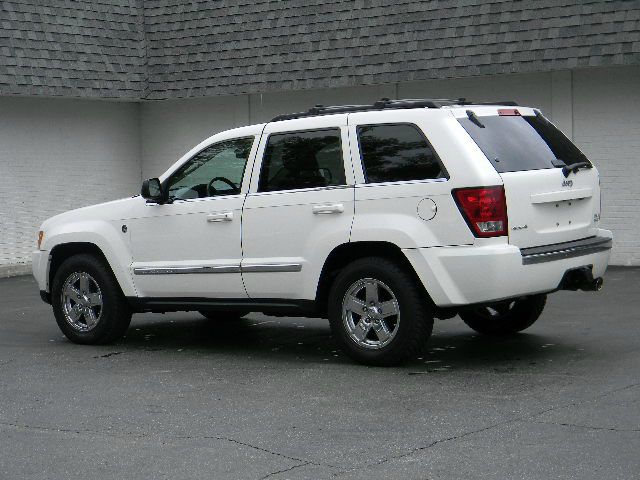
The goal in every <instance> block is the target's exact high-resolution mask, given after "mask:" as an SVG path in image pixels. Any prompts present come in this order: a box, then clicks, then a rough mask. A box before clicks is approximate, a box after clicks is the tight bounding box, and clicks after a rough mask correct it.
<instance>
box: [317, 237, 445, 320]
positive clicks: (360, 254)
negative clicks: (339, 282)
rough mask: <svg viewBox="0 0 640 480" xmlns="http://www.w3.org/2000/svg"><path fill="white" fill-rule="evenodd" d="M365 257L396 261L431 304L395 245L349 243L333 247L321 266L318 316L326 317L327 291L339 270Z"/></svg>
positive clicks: (363, 242) (371, 242)
mask: <svg viewBox="0 0 640 480" xmlns="http://www.w3.org/2000/svg"><path fill="white" fill-rule="evenodd" d="M365 257H384V258H390V259H392V260H394V261H396V262H397V263H398V264H400V265H402V266H403V267H404V268H406V269H407V271H408V272H410V274H411V275H412V276H413V277H414V280H415V281H416V284H417V285H419V286H420V288H422V289H423V291H424V294H425V298H426V299H428V301H429V303H431V304H433V302H432V301H431V296H430V295H429V292H428V290H427V288H426V285H424V283H423V282H422V280H421V279H420V277H419V276H418V274H417V273H416V271H415V269H414V268H413V265H412V264H411V262H410V261H409V259H408V258H407V257H406V255H405V254H404V253H403V251H402V250H401V249H400V247H398V246H397V245H396V244H394V243H391V242H385V241H362V242H349V243H343V244H341V245H338V246H337V247H335V248H334V249H333V250H332V251H331V253H329V255H328V256H327V258H326V260H325V262H324V265H323V266H322V270H321V272H320V277H319V279H318V285H317V288H316V299H315V300H316V302H315V303H316V309H317V311H318V312H317V313H318V314H320V315H321V316H323V317H326V315H327V302H328V299H329V291H330V290H331V285H332V284H333V281H334V280H335V278H336V277H337V275H338V273H339V272H340V270H341V269H342V268H343V267H344V266H345V265H347V264H349V263H351V262H353V261H355V260H358V259H361V258H365Z"/></svg>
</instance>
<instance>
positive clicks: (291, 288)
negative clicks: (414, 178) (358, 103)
mask: <svg viewBox="0 0 640 480" xmlns="http://www.w3.org/2000/svg"><path fill="white" fill-rule="evenodd" d="M305 123H307V124H308V128H309V129H308V130H307V129H305V126H306V125H305ZM295 127H296V128H295V129H292V126H291V124H290V122H286V121H284V122H275V123H272V124H268V125H267V126H266V128H265V130H264V134H263V136H262V140H261V145H260V147H259V150H258V156H257V160H256V162H258V161H259V160H258V159H262V164H261V166H260V173H259V176H258V175H254V178H252V180H251V189H250V193H249V194H248V196H247V199H246V202H245V207H244V210H243V214H242V216H243V233H242V244H243V260H242V277H243V280H244V284H245V287H246V289H247V293H248V294H249V297H251V298H254V299H257V298H270V299H274V298H287V299H307V300H308V299H314V298H315V293H316V286H317V281H318V278H319V276H320V271H321V269H322V266H323V263H324V260H325V259H326V258H327V256H328V255H329V253H330V252H331V250H332V249H333V248H334V247H335V246H337V245H340V244H342V243H346V242H348V241H349V234H350V229H351V222H352V221H353V213H354V210H353V200H354V187H353V170H352V167H351V160H350V156H349V150H348V147H347V145H348V137H347V129H346V115H344V116H337V115H336V116H333V117H332V118H331V119H329V118H324V119H323V118H318V117H314V118H313V119H310V120H309V121H308V122H304V121H300V120H297V121H296V122H295ZM345 167H346V168H345Z"/></svg>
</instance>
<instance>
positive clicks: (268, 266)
mask: <svg viewBox="0 0 640 480" xmlns="http://www.w3.org/2000/svg"><path fill="white" fill-rule="evenodd" d="M241 270H242V272H243V273H258V272H299V271H301V270H302V264H300V263H264V264H255V265H242V267H241Z"/></svg>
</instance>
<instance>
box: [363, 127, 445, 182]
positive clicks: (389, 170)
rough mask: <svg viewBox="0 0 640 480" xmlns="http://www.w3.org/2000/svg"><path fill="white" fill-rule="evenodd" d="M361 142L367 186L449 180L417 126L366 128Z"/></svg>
mask: <svg viewBox="0 0 640 480" xmlns="http://www.w3.org/2000/svg"><path fill="white" fill-rule="evenodd" d="M358 141H359V142H360V154H361V155H362V167H363V169H364V174H365V178H366V181H367V183H378V182H397V181H405V180H426V179H435V178H447V172H446V170H445V169H444V166H443V165H442V163H441V162H440V159H439V158H438V156H437V155H436V153H435V152H434V150H433V148H431V145H429V142H427V139H426V138H425V137H424V135H423V134H422V132H421V131H420V130H419V129H418V127H417V126H415V125H411V124H406V123H403V124H384V125H362V126H360V127H358Z"/></svg>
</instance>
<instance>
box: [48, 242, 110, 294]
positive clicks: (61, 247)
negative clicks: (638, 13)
mask: <svg viewBox="0 0 640 480" xmlns="http://www.w3.org/2000/svg"><path fill="white" fill-rule="evenodd" d="M80 254H88V255H93V256H95V257H97V258H99V259H100V260H102V261H103V262H104V264H105V265H106V266H107V267H108V268H109V270H111V273H112V274H113V275H114V276H115V277H116V279H117V275H116V274H115V272H114V270H113V266H112V265H111V264H110V262H109V260H108V259H107V256H106V255H105V254H104V252H103V251H102V249H101V248H100V247H99V246H98V245H96V244H95V243H91V242H68V243H60V244H57V245H55V246H54V247H53V248H52V249H51V253H50V254H49V255H50V257H51V261H50V264H49V273H48V278H47V282H48V283H47V285H49V289H50V288H51V285H52V284H53V279H54V277H55V274H56V272H57V271H58V269H59V268H60V266H61V265H62V263H63V262H64V261H65V260H67V259H68V258H71V257H72V256H74V255H80ZM118 283H120V282H118ZM120 288H122V286H120Z"/></svg>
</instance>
